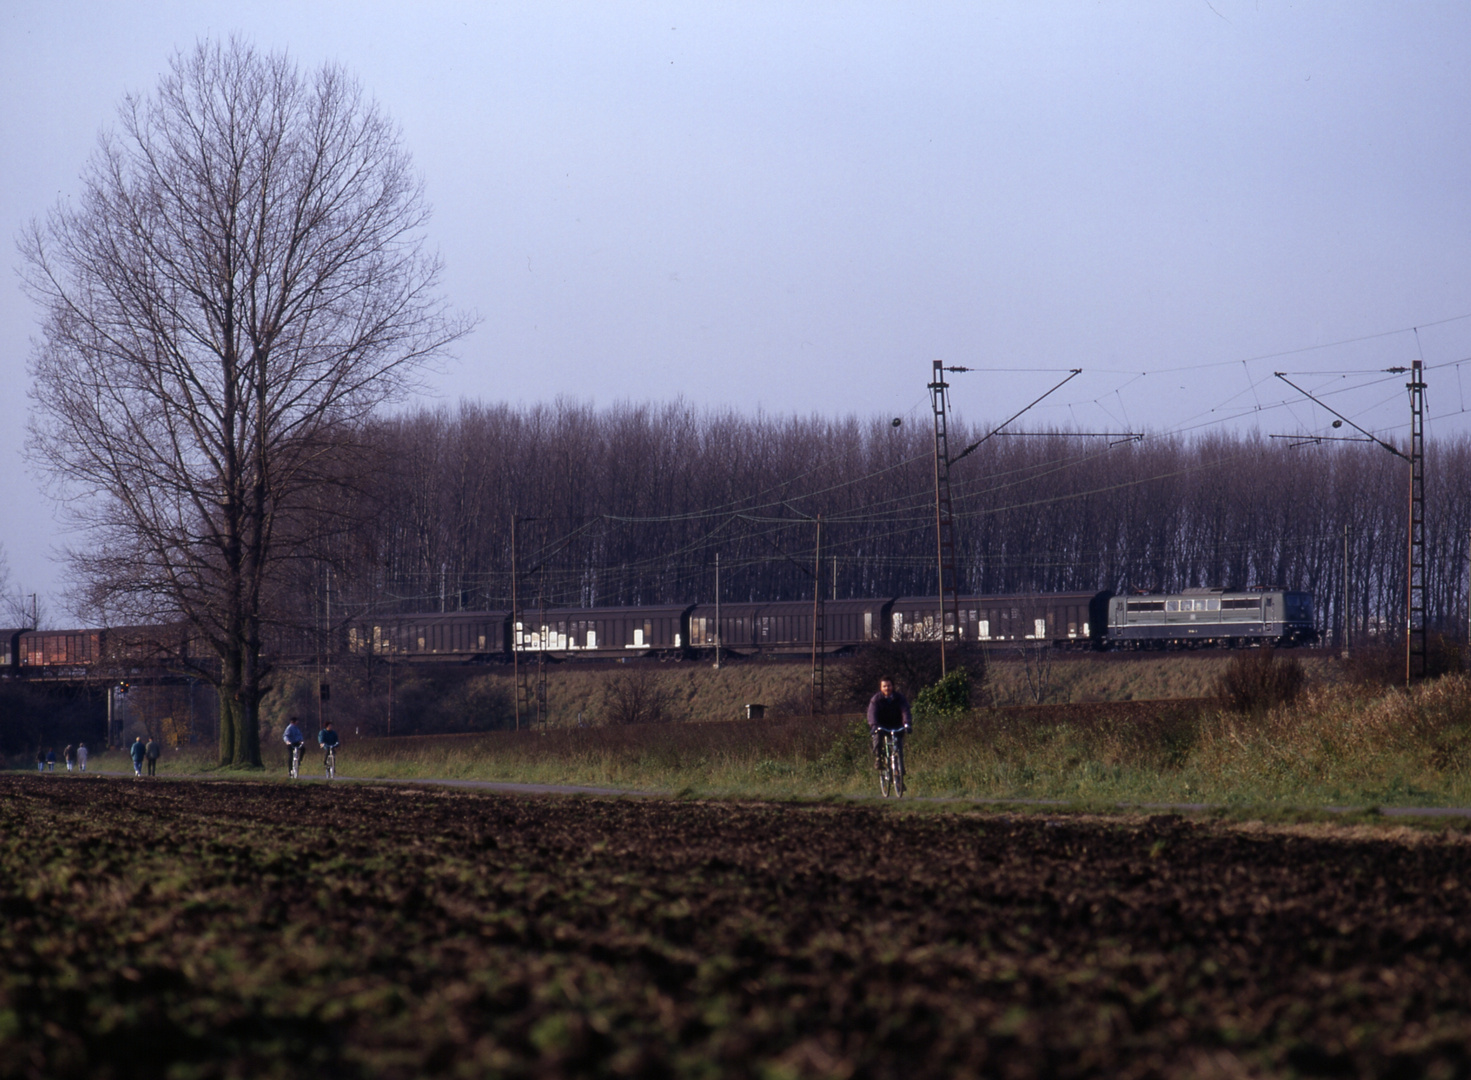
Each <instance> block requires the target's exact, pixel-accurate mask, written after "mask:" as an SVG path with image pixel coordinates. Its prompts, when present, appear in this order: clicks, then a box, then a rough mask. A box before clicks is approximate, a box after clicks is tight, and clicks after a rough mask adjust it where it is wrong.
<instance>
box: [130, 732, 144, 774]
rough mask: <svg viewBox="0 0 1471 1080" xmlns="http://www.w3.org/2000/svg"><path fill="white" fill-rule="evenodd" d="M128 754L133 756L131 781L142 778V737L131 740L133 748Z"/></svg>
mask: <svg viewBox="0 0 1471 1080" xmlns="http://www.w3.org/2000/svg"><path fill="white" fill-rule="evenodd" d="M128 752H129V753H130V754H132V756H133V779H134V780H137V779H140V778H141V777H142V776H143V755H144V753H145V752H146V751H145V750H144V747H143V736H142V735H139V736H138V737H137V738H136V739H134V740H133V748H132V749H131V750H130V751H128Z"/></svg>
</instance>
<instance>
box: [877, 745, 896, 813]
mask: <svg viewBox="0 0 1471 1080" xmlns="http://www.w3.org/2000/svg"><path fill="white" fill-rule="evenodd" d="M889 745H890V744H889V736H887V735H885V736H884V741H883V742H882V743H881V744H880V751H879V794H881V795H882V796H883V797H884V798H886V799H887V798H888V797H889V788H890V787H892V786H893V782H894V777H893V768H894V759H893V756H892V755H891V754H890V753H889Z"/></svg>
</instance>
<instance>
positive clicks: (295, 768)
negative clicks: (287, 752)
mask: <svg viewBox="0 0 1471 1080" xmlns="http://www.w3.org/2000/svg"><path fill="white" fill-rule="evenodd" d="M300 772H301V750H300V749H299V748H297V747H295V746H293V747H292V748H291V779H293V780H295V779H296V778H297V775H298V774H299V773H300Z"/></svg>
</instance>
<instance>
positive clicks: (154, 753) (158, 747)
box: [143, 739, 163, 776]
mask: <svg viewBox="0 0 1471 1080" xmlns="http://www.w3.org/2000/svg"><path fill="white" fill-rule="evenodd" d="M162 752H163V744H162V743H160V742H159V741H158V740H157V739H149V740H148V745H147V746H146V747H144V748H143V754H144V756H145V757H146V758H147V759H148V775H149V776H156V775H157V774H158V755H159V754H161V753H162Z"/></svg>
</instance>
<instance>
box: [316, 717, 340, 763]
mask: <svg viewBox="0 0 1471 1080" xmlns="http://www.w3.org/2000/svg"><path fill="white" fill-rule="evenodd" d="M338 741H339V740H338V738H337V732H335V731H333V730H332V721H331V720H323V721H322V730H320V731H318V732H317V745H318V746H320V747H321V748H322V768H324V769H325V768H326V767H327V764H328V760H329V759H330V758H331V756H332V751H333V750H336V749H337V743H338Z"/></svg>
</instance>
